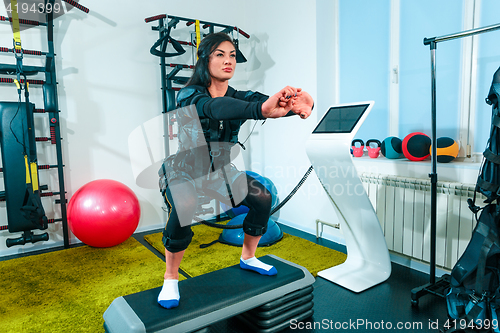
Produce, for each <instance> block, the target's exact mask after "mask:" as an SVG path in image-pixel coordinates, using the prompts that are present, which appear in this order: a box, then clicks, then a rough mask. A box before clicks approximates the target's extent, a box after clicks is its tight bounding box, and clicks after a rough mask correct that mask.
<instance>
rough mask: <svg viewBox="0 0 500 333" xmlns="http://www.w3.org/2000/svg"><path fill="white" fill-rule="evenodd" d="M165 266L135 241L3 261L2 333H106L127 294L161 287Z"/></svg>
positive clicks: (0, 275) (0, 280)
mask: <svg viewBox="0 0 500 333" xmlns="http://www.w3.org/2000/svg"><path fill="white" fill-rule="evenodd" d="M164 272H165V263H164V262H163V261H162V260H161V259H160V258H158V257H157V256H156V255H155V254H154V253H152V252H151V251H150V250H148V249H147V248H146V247H145V246H143V245H142V244H140V243H139V242H138V241H137V240H135V239H134V238H129V239H128V240H127V241H125V242H124V243H122V244H120V245H117V246H114V247H109V248H93V247H89V246H80V247H75V248H70V249H65V250H60V251H55V252H50V253H44V254H39V255H32V256H27V257H22V258H17V259H11V260H6V261H1V262H0V283H1V287H0V299H1V302H0V316H1V317H2V320H0V332H16V333H17V332H65V333H66V332H72V333H73V332H104V328H103V323H104V320H103V318H102V315H103V313H104V311H105V310H106V309H107V308H108V306H109V305H110V304H111V302H112V301H113V300H114V299H115V298H117V297H119V296H123V295H128V294H131V293H135V292H139V291H142V290H147V289H151V288H155V287H159V286H161V285H162V283H163V274H164Z"/></svg>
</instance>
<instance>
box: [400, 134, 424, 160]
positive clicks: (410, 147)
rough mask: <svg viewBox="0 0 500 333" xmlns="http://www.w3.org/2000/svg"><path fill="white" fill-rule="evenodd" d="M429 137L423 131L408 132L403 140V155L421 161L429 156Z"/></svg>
mask: <svg viewBox="0 0 500 333" xmlns="http://www.w3.org/2000/svg"><path fill="white" fill-rule="evenodd" d="M430 147H431V138H430V137H429V136H428V135H427V134H424V133H420V132H414V133H410V134H408V135H407V136H406V137H405V138H404V140H403V145H402V149H403V155H405V157H406V158H407V159H409V160H410V161H423V160H425V159H426V158H427V157H429V156H430V154H429V148H430Z"/></svg>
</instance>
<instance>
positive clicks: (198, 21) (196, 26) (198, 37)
mask: <svg viewBox="0 0 500 333" xmlns="http://www.w3.org/2000/svg"><path fill="white" fill-rule="evenodd" d="M194 31H195V32H196V61H198V47H199V46H200V42H201V34H200V20H196V22H195V26H194Z"/></svg>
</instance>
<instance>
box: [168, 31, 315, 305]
mask: <svg viewBox="0 0 500 333" xmlns="http://www.w3.org/2000/svg"><path fill="white" fill-rule="evenodd" d="M235 66H236V49H235V46H234V44H233V41H232V39H231V38H230V37H229V36H228V35H227V34H225V33H215V34H210V35H208V36H206V37H205V38H204V39H203V40H202V42H201V43H200V45H199V48H198V61H197V63H196V66H195V69H194V73H193V76H192V77H191V79H190V80H189V82H188V83H187V85H186V87H184V88H183V89H181V90H180V91H179V93H178V94H177V106H178V107H179V108H182V109H180V110H181V112H180V115H179V116H178V117H177V118H178V119H177V120H178V122H179V132H180V133H181V132H182V133H184V134H185V133H191V134H188V135H183V136H182V135H180V136H179V152H178V153H177V154H176V155H174V156H171V157H169V158H167V159H166V161H165V162H164V164H163V167H162V169H161V170H160V176H161V181H160V184H163V185H160V186H161V189H162V194H163V196H164V199H165V202H166V204H167V207H168V209H169V217H168V221H167V225H166V227H165V229H164V231H163V244H164V245H165V262H166V270H165V275H164V284H163V288H162V290H161V292H160V294H159V296H158V303H159V304H160V305H161V306H163V307H165V308H173V307H176V306H178V305H179V299H180V295H179V289H178V279H179V272H178V271H179V265H180V263H181V260H182V257H183V255H184V251H185V250H186V248H187V247H188V245H189V243H190V242H191V239H192V236H193V232H192V231H191V227H190V224H191V220H192V217H193V215H194V213H195V211H196V208H197V206H198V202H197V201H198V194H199V193H200V191H203V193H204V194H205V195H209V196H210V197H213V198H217V199H218V200H220V201H222V202H226V203H229V204H231V205H232V206H233V207H234V206H236V205H238V204H240V203H242V204H244V205H245V206H247V207H249V212H248V214H247V216H246V218H245V220H244V222H243V230H244V232H245V237H244V242H243V248H242V253H241V258H240V267H241V268H242V269H247V270H252V271H255V272H257V273H259V274H263V275H275V274H277V271H276V269H275V268H274V267H273V266H270V265H267V264H265V263H263V262H261V261H260V260H258V259H257V258H255V250H256V249H257V245H258V243H259V240H260V238H261V237H262V235H263V234H264V233H265V232H266V227H267V222H268V219H269V213H270V211H271V202H272V197H271V194H270V193H269V191H268V190H267V189H266V188H265V187H264V186H263V185H262V184H261V183H260V182H258V181H257V180H255V179H254V178H252V177H250V176H248V175H246V173H244V172H241V171H238V170H236V168H235V167H234V166H232V165H231V163H230V157H229V155H230V148H231V146H233V145H234V144H236V143H238V132H239V129H240V127H241V125H242V124H243V123H244V122H245V121H246V120H247V119H266V118H279V117H283V116H289V115H294V114H298V115H300V117H301V118H304V119H305V118H307V117H308V116H309V115H310V114H311V110H312V106H313V100H312V98H311V96H310V95H309V94H308V93H306V92H304V91H302V90H301V89H300V88H294V87H289V86H287V87H285V88H283V89H282V90H280V91H279V92H278V93H276V94H275V95H273V96H271V97H268V96H265V95H263V94H260V93H258V92H251V91H236V90H235V89H233V88H231V87H230V86H229V83H228V81H229V79H231V78H232V77H233V75H234V70H235ZM193 108H195V109H194V110H195V111H194V113H196V116H197V117H199V120H200V123H201V129H202V135H201V136H202V137H204V139H205V140H206V142H207V145H208V150H209V155H210V157H209V158H205V159H204V158H203V157H202V156H201V155H200V154H198V153H197V149H196V148H195V149H193V148H192V146H190V145H189V144H187V143H186V142H187V141H189V140H193V138H192V137H191V138H189V140H188V139H187V138H186V137H187V136H195V135H196V133H200V132H201V131H198V132H196V131H195V130H193V129H192V127H189V126H190V125H189V126H188V123H187V122H185V121H184V122H183V120H182V119H184V118H186V117H185V115H186V114H188V113H189V112H190V110H193ZM189 119H192V118H189ZM191 123H192V122H189V124H191ZM187 129H189V130H187ZM181 147H184V148H181ZM205 147H206V146H205ZM224 193H226V196H224ZM228 201H229V202H228ZM186 221H187V222H186Z"/></svg>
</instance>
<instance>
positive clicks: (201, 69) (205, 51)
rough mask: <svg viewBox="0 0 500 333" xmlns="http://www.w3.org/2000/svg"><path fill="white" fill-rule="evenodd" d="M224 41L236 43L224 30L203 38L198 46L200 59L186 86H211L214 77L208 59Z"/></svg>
mask: <svg viewBox="0 0 500 333" xmlns="http://www.w3.org/2000/svg"><path fill="white" fill-rule="evenodd" d="M223 42H231V43H232V44H233V45H234V42H233V39H232V38H231V37H230V36H229V35H227V34H225V33H223V32H217V33H213V34H209V35H207V36H206V37H205V38H203V40H202V41H201V43H200V45H199V46H198V61H197V62H196V66H195V67H194V72H193V76H191V78H190V79H189V81H188V83H186V86H192V85H197V86H203V87H207V88H208V87H210V84H211V83H212V78H211V76H210V71H209V70H208V60H209V58H210V55H211V54H212V52H214V51H215V49H216V48H217V46H219V45H220V44H221V43H223Z"/></svg>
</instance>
